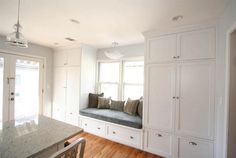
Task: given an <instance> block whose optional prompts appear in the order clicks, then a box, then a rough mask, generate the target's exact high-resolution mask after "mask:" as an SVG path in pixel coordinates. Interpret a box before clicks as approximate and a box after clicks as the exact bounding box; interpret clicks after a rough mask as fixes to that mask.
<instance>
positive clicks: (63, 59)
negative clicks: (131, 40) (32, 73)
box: [53, 46, 96, 126]
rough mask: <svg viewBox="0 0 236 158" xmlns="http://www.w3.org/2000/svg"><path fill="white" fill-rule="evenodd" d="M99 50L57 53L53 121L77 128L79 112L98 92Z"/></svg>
mask: <svg viewBox="0 0 236 158" xmlns="http://www.w3.org/2000/svg"><path fill="white" fill-rule="evenodd" d="M95 74H96V50H95V49H93V48H90V47H88V46H80V47H74V48H69V47H63V48H58V49H56V50H55V53H54V79H53V81H54V82H53V83H54V84H53V118H55V119H57V120H60V121H63V122H66V123H69V124H73V125H76V126H78V125H79V120H78V119H79V109H80V108H83V107H84V106H87V100H88V99H87V97H88V93H90V92H94V90H95Z"/></svg>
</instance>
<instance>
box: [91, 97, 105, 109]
mask: <svg viewBox="0 0 236 158" xmlns="http://www.w3.org/2000/svg"><path fill="white" fill-rule="evenodd" d="M103 96H104V93H101V94H93V93H89V104H88V107H89V108H97V107H98V97H103Z"/></svg>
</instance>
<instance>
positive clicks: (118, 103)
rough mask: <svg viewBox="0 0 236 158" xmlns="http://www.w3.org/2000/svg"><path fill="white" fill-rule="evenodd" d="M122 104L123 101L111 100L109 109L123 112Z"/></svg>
mask: <svg viewBox="0 0 236 158" xmlns="http://www.w3.org/2000/svg"><path fill="white" fill-rule="evenodd" d="M124 104H125V101H115V100H111V105H110V109H112V110H117V111H123V110H124Z"/></svg>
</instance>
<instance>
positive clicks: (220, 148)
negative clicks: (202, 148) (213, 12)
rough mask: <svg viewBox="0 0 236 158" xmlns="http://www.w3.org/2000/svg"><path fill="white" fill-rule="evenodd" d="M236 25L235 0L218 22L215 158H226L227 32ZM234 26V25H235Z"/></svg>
mask: <svg viewBox="0 0 236 158" xmlns="http://www.w3.org/2000/svg"><path fill="white" fill-rule="evenodd" d="M235 24H236V0H231V1H230V4H229V5H228V8H227V9H226V10H225V12H224V13H223V15H222V17H221V18H220V20H219V34H218V51H217V60H216V70H217V71H216V114H217V124H216V128H217V130H216V131H217V132H216V137H217V140H216V146H215V147H216V148H215V152H216V155H215V156H216V158H226V150H227V149H226V148H225V144H226V132H227V131H226V119H227V118H226V113H227V94H226V85H227V71H226V61H227V32H228V31H229V30H230V29H231V27H232V26H233V25H235ZM235 26H236V25H235Z"/></svg>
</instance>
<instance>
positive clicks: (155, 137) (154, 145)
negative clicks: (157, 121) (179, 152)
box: [145, 130, 173, 157]
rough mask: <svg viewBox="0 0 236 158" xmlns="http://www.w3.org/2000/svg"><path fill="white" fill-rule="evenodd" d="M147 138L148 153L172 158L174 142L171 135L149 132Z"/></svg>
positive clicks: (146, 134)
mask: <svg viewBox="0 0 236 158" xmlns="http://www.w3.org/2000/svg"><path fill="white" fill-rule="evenodd" d="M145 137H146V139H145V140H146V142H145V148H146V150H147V151H149V152H152V153H155V154H158V155H161V156H165V157H171V155H172V142H173V141H172V136H171V135H170V134H169V133H165V132H159V131H155V130H147V131H146V132H145Z"/></svg>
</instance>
